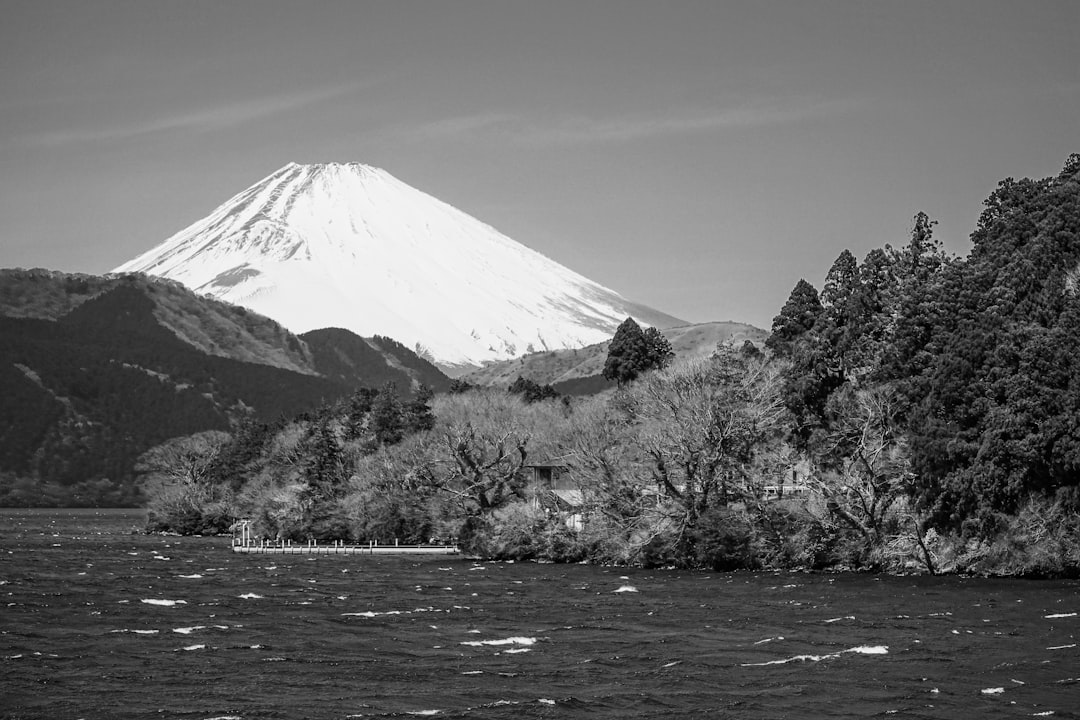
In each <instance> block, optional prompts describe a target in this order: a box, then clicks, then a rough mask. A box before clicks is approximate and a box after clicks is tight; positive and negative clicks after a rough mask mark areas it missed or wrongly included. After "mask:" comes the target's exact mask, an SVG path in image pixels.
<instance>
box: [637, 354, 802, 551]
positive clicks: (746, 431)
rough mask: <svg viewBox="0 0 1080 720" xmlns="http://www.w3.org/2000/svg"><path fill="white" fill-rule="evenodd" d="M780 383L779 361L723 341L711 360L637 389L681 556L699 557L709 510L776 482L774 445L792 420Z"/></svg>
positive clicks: (654, 472) (655, 476) (657, 376)
mask: <svg viewBox="0 0 1080 720" xmlns="http://www.w3.org/2000/svg"><path fill="white" fill-rule="evenodd" d="M781 388H782V381H781V377H780V373H779V370H778V368H777V367H776V366H775V365H773V364H771V363H769V362H767V361H766V360H764V359H753V358H750V357H748V356H746V355H744V354H742V353H740V352H739V351H737V350H736V349H735V348H734V347H732V346H730V345H721V346H719V347H718V348H717V351H716V353H715V354H714V356H713V357H712V358H711V359H709V360H706V361H696V362H691V363H687V364H685V365H681V366H678V367H675V368H672V369H669V370H666V371H663V372H659V373H654V374H652V375H650V376H649V378H648V379H647V380H646V381H645V382H644V383H642V385H641V386H640V387H639V388H637V389H636V392H635V394H634V397H635V400H636V406H635V410H636V414H637V417H638V419H639V422H640V423H641V432H640V436H639V438H640V439H639V442H640V443H641V444H642V446H643V448H644V451H645V454H646V456H647V458H648V473H649V476H650V477H651V479H652V481H653V483H654V484H655V491H656V493H657V494H658V495H659V496H660V497H661V498H663V499H664V500H665V501H666V506H667V508H668V513H669V515H668V518H669V521H670V523H671V527H672V535H673V537H674V548H675V556H676V558H681V560H679V561H680V562H693V558H694V557H695V552H696V551H695V549H694V542H695V537H696V536H697V534H698V532H699V531H700V530H701V527H700V525H699V522H700V520H701V518H702V517H704V516H705V515H706V514H707V513H708V512H709V511H710V510H714V509H725V508H727V507H728V506H729V505H730V503H732V502H736V501H739V502H745V501H747V500H754V499H756V498H758V497H760V495H761V490H760V486H762V485H765V484H770V482H772V481H774V480H775V475H776V474H778V473H779V468H777V467H773V466H770V458H772V457H775V456H774V454H773V453H771V450H773V449H776V448H778V447H779V444H780V441H781V439H782V435H783V431H784V425H785V420H786V411H785V409H784V406H783V402H782V395H781Z"/></svg>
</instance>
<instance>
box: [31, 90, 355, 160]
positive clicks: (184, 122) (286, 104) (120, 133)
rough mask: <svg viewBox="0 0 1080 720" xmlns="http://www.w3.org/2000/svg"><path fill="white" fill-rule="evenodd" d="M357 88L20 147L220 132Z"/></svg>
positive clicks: (45, 136)
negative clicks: (170, 133) (174, 133)
mask: <svg viewBox="0 0 1080 720" xmlns="http://www.w3.org/2000/svg"><path fill="white" fill-rule="evenodd" d="M357 87H358V86H356V85H341V86H331V87H326V88H320V89H317V90H310V91H306V92H298V93H288V94H283V95H274V96H270V97H262V98H253V99H249V100H243V101H238V102H232V103H226V104H223V105H218V106H216V107H210V108H203V109H201V110H198V111H195V112H188V113H181V114H178V115H169V116H165V117H157V118H152V119H149V120H144V121H141V122H132V123H122V124H118V125H112V126H109V127H98V128H79V129H74V130H61V131H56V132H45V133H34V134H32V135H25V136H23V137H22V138H20V144H21V145H23V146H26V147H37V148H56V147H62V146H66V145H73V144H79V143H90V142H115V141H123V140H131V139H134V138H138V137H142V136H145V135H153V134H157V133H163V132H208V131H212V130H221V129H226V128H231V127H237V126H239V125H244V124H246V123H250V122H254V121H256V120H261V119H263V118H267V117H271V116H274V115H279V114H281V113H286V112H290V111H293V110H298V109H300V108H303V107H307V106H309V105H314V104H316V103H320V102H324V101H326V100H331V99H333V98H336V97H341V96H343V95H348V94H350V93H352V92H354V91H355V90H356V89H357Z"/></svg>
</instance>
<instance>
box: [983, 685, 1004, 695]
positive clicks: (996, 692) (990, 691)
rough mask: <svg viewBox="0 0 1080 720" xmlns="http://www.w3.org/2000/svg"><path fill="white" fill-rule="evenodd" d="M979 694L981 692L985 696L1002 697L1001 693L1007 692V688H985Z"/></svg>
mask: <svg viewBox="0 0 1080 720" xmlns="http://www.w3.org/2000/svg"><path fill="white" fill-rule="evenodd" d="M979 692H981V693H982V694H983V695H1000V694H1001V693H1003V692H1005V688H1003V687H996V688H983V689H982V690H980V691H979Z"/></svg>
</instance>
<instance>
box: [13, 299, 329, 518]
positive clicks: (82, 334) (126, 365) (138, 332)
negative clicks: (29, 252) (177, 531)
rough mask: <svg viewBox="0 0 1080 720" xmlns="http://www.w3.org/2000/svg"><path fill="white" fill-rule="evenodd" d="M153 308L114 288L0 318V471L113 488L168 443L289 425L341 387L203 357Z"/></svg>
mask: <svg viewBox="0 0 1080 720" xmlns="http://www.w3.org/2000/svg"><path fill="white" fill-rule="evenodd" d="M153 310H154V304H153V302H151V300H150V299H149V298H147V297H146V295H145V294H144V293H143V292H142V291H141V290H140V289H138V288H134V287H123V286H121V287H117V288H114V289H113V290H109V291H107V292H105V293H103V294H101V295H99V296H97V297H95V298H93V299H91V300H88V301H86V302H84V303H83V304H81V305H80V306H79V307H77V308H76V309H75V310H73V311H71V312H70V313H68V314H67V315H66V316H64V317H63V318H61V319H60V320H59V321H55V322H53V321H48V320H36V319H30V318H6V317H0V333H2V335H3V338H4V342H3V343H2V345H0V393H2V394H3V397H4V398H5V402H4V403H3V404H2V410H0V439H2V446H3V451H2V452H0V472H9V473H15V474H17V475H22V476H27V475H30V476H33V477H36V478H39V479H40V481H42V482H44V483H54V484H58V485H61V486H73V485H76V484H79V483H84V482H87V481H98V480H102V479H105V478H108V479H109V480H111V481H113V482H114V483H119V484H121V485H122V484H124V483H126V482H127V481H128V480H129V479H130V476H131V471H132V467H133V463H134V460H135V458H136V457H138V455H139V454H141V453H142V452H144V451H145V450H147V449H148V448H150V447H152V446H154V445H156V444H158V443H160V442H162V441H164V440H166V439H168V438H171V437H176V436H179V435H188V434H191V433H194V432H198V431H202V430H209V429H228V427H229V424H230V419H232V418H240V417H243V416H247V415H252V416H254V417H255V418H257V419H264V420H268V419H272V418H275V417H277V416H279V415H292V414H295V413H297V412H299V411H301V410H303V409H306V408H310V407H313V406H316V405H318V404H319V403H320V402H323V401H328V400H331V399H335V398H337V397H340V396H342V395H344V394H346V393H347V392H348V391H349V390H350V389H351V386H345V385H344V384H342V383H339V382H335V381H333V380H330V379H327V378H322V377H318V376H313V375H305V374H301V373H297V372H292V371H289V370H282V369H280V368H275V367H270V366H267V365H260V364H255V363H245V362H240V361H237V360H232V359H229V358H223V357H216V356H212V355H206V354H204V353H201V352H199V351H198V350H196V349H195V348H193V347H191V346H190V345H189V344H187V343H185V342H183V341H181V340H180V339H179V338H177V337H176V336H175V334H173V333H172V332H170V331H169V330H167V329H165V328H163V327H161V325H159V324H158V323H157V321H156V319H155V317H154V314H153ZM0 501H2V498H0Z"/></svg>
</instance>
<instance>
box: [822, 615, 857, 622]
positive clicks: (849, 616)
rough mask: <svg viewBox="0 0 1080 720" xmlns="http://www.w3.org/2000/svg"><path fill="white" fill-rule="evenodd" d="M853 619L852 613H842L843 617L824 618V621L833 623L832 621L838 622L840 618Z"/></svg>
mask: <svg viewBox="0 0 1080 720" xmlns="http://www.w3.org/2000/svg"><path fill="white" fill-rule="evenodd" d="M854 619H855V616H854V615H844V616H843V617H835V618H829V619H828V620H825V622H826V623H834V622H840V621H841V620H854Z"/></svg>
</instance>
